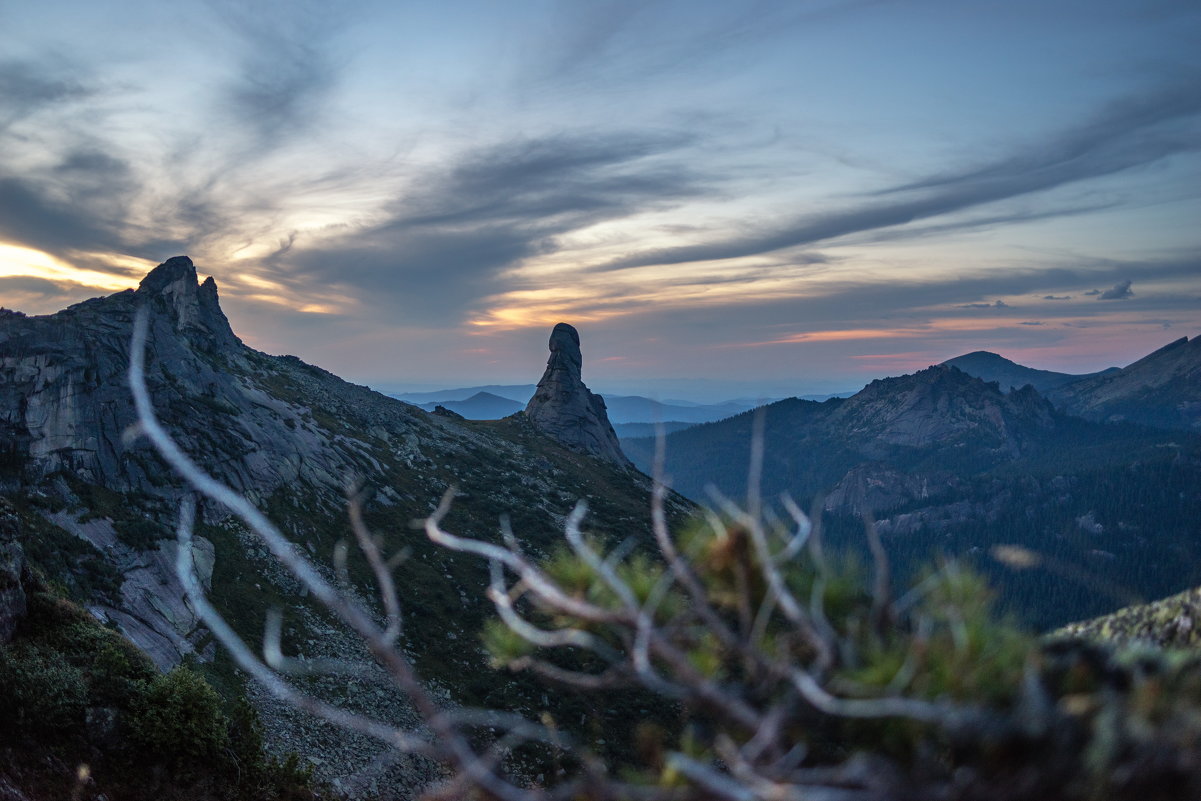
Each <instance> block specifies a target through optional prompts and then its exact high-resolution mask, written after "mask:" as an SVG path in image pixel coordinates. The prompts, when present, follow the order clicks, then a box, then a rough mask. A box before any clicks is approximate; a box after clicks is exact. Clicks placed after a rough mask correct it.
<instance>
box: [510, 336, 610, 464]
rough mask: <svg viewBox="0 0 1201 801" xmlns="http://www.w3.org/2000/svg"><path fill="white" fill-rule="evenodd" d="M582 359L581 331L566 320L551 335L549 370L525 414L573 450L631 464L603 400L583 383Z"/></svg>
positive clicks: (543, 431) (541, 429)
mask: <svg viewBox="0 0 1201 801" xmlns="http://www.w3.org/2000/svg"><path fill="white" fill-rule="evenodd" d="M583 362H584V357H583V355H582V354H581V352H580V335H579V333H578V332H577V331H576V330H575V328H573V327H571V326H570V325H568V324H567V323H559V324H558V325H556V326H555V327H554V330H552V331H551V334H550V359H548V360H547V362H546V372H545V373H543V374H542V380H541V381H539V382H538V389H537V390H536V391H535V392H534V397H532V398H530V402H529V403H528V404H527V405H526V407H525V414H526V416H527V417H528V418H529V420H530V422H531V423H533V424H534V427H535V428H537V429H538V430H539V431H541V432H542V433H544V434H546V435H547V436H549V437H551V438H553V439H555V440H558V441H559V442H560V443H561V444H563V445H565V446H567V447H568V448H570V449H571V450H574V451H579V452H580V453H587V454H590V455H592V456H597V457H600V458H601V459H607V460H608V461H610V462H615V463H616V464H620V465H628V464H630V461H629V460H628V459H627V458H626V456H625V454H624V453H622V450H621V445H620V444H619V443H618V441H617V434H616V433H614V431H613V426H612V424H610V423H609V415H608V414H607V412H606V411H605V401H604V399H603V398H602V397H601V396H600V395H595V394H593V393H592V392H590V391H589V389H588V387H586V386H585V385H584V380H583V378H581V371H582V368H583Z"/></svg>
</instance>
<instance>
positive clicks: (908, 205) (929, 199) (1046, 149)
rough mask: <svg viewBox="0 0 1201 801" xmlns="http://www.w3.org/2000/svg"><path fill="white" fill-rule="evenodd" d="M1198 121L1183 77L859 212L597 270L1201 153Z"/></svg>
mask: <svg viewBox="0 0 1201 801" xmlns="http://www.w3.org/2000/svg"><path fill="white" fill-rule="evenodd" d="M1199 115H1201V77H1199V76H1198V75H1195V74H1189V75H1186V76H1181V77H1180V78H1179V79H1178V80H1177V81H1176V82H1175V83H1174V84H1173V85H1171V86H1169V87H1167V88H1165V89H1161V90H1160V91H1157V92H1147V93H1141V94H1138V95H1136V96H1134V97H1130V98H1125V99H1122V100H1119V101H1116V102H1113V103H1111V104H1109V105H1108V106H1106V107H1104V108H1102V109H1101V110H1099V111H1098V112H1097V113H1096V114H1094V115H1093V117H1092V118H1091V119H1090V120H1088V121H1087V122H1085V123H1084V124H1082V125H1079V126H1077V127H1075V128H1072V129H1069V130H1067V131H1064V132H1062V133H1060V134H1059V135H1057V136H1053V137H1051V138H1049V139H1047V140H1046V141H1042V142H1037V143H1034V144H1031V145H1027V146H1025V147H1022V148H1020V149H1019V150H1018V151H1017V152H1015V153H1013V154H1011V155H1009V156H1005V157H1002V158H999V159H996V160H994V161H992V162H990V163H987V164H985V165H983V166H981V167H977V168H974V169H968V170H965V171H961V172H958V173H949V174H944V175H937V176H931V177H928V178H925V179H922V180H920V181H915V182H910V183H907V184H902V185H899V186H895V187H891V188H889V189H886V190H883V191H881V192H878V193H877V194H876V195H875V197H876V198H877V200H876V201H875V202H868V203H867V204H866V205H863V206H860V207H858V208H849V209H845V210H842V211H837V212H832V213H829V214H819V215H810V216H805V217H801V218H798V219H796V220H794V221H793V222H792V223H790V224H788V225H785V226H779V227H759V228H757V229H755V230H752V231H751V232H750V233H747V234H744V235H742V236H736V237H730V238H726V239H725V240H722V241H714V242H709V243H705V244H699V245H687V246H683V247H674V248H666V249H660V250H653V251H647V252H643V253H637V254H633V255H630V256H627V257H624V258H620V259H616V260H613V261H610V262H608V263H607V264H604V265H601V266H600V267H599V269H607V270H613V269H623V268H628V267H642V266H649V265H666V264H681V263H685V262H694V261H710V260H715V259H733V258H740V257H744V256H754V255H758V254H762V253H769V252H772V251H776V250H782V249H784V248H790V247H797V246H802V245H811V244H814V243H818V242H823V241H826V240H831V239H836V238H840V237H845V236H848V235H851V234H860V233H866V232H871V231H879V230H881V229H886V228H892V227H894V226H905V225H909V224H911V223H913V222H916V221H919V220H924V219H929V218H933V217H940V216H943V215H948V214H953V213H956V212H961V211H966V210H968V209H972V208H975V207H977V206H981V205H984V204H988V203H995V202H997V201H1002V200H1008V199H1011V198H1018V197H1022V196H1025V195H1030V194H1034V193H1040V192H1046V191H1048V190H1051V189H1055V188H1057V187H1061V186H1066V185H1069V184H1074V183H1078V182H1081V181H1086V180H1089V179H1092V178H1098V177H1102V176H1107V175H1112V174H1114V173H1118V172H1122V171H1124V170H1128V169H1131V168H1134V167H1140V166H1145V165H1148V164H1152V163H1155V162H1157V161H1160V160H1162V159H1164V158H1167V157H1169V156H1172V155H1174V154H1177V153H1184V152H1191V151H1196V150H1198V149H1201V137H1199V136H1198V135H1197V131H1196V130H1195V127H1196V126H1195V125H1194V123H1195V121H1196V118H1197V117H1198V116H1199ZM892 198H897V199H895V200H893V199H892ZM1053 213H1055V212H1053ZM1023 217H1024V218H1026V219H1029V218H1030V217H1029V215H1028V214H1027V215H1023Z"/></svg>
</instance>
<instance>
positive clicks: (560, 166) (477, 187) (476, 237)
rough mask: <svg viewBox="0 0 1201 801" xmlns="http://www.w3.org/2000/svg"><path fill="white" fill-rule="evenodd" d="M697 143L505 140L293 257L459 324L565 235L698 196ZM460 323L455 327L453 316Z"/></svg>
mask: <svg viewBox="0 0 1201 801" xmlns="http://www.w3.org/2000/svg"><path fill="white" fill-rule="evenodd" d="M688 141H689V137H687V136H682V135H676V134H646V133H639V132H609V133H598V134H589V135H559V136H553V137H544V138H536V139H522V140H516V141H509V142H503V143H501V144H497V145H492V146H488V147H485V148H482V149H479V150H475V151H472V152H468V153H466V154H464V155H463V156H461V157H459V158H458V159H457V160H456V164H455V166H454V167H452V168H449V169H446V168H441V169H439V170H437V171H436V172H433V173H431V174H428V175H421V176H417V177H416V178H415V179H414V180H413V181H412V183H411V184H410V187H409V188H408V191H406V192H405V193H403V194H402V195H401V196H400V197H398V198H396V199H395V201H393V202H392V203H391V204H390V205H389V206H388V207H387V208H386V217H385V219H383V220H382V221H379V222H376V223H374V224H372V225H369V226H365V227H360V228H354V229H352V230H348V231H346V233H345V234H344V235H340V236H335V237H333V238H332V239H329V240H327V241H323V242H321V243H312V244H310V243H304V244H306V245H308V246H307V247H301V246H299V245H297V246H295V247H293V248H292V249H291V252H290V253H288V254H287V255H286V256H282V257H281V260H280V265H279V269H280V271H281V272H283V273H288V274H291V275H295V276H298V277H300V278H301V279H302V280H308V281H314V282H320V283H322V284H334V285H346V286H353V287H354V288H355V289H356V290H359V291H365V292H367V293H369V296H371V297H376V298H380V299H382V298H387V303H388V304H389V306H390V307H391V309H392V310H393V311H392V312H391V313H394V312H395V309H396V308H397V307H398V306H399V307H400V308H403V309H404V310H405V313H406V314H411V315H416V316H419V317H421V318H422V319H426V320H431V319H442V320H443V321H446V322H454V321H456V320H457V319H459V317H460V316H461V315H462V314H463V313H464V312H465V311H466V310H467V309H469V308H470V307H471V306H472V305H473V304H475V303H476V302H477V301H478V300H480V299H481V298H484V297H486V296H488V295H491V294H494V293H496V292H498V291H500V290H501V289H502V288H504V287H503V286H502V283H501V279H502V276H503V275H505V274H506V271H508V270H510V269H511V268H513V267H514V266H516V265H518V264H520V263H521V262H522V261H523V260H525V259H528V258H530V257H533V256H536V255H545V254H547V253H551V252H554V251H556V250H557V249H558V247H559V244H558V241H557V237H560V236H562V235H564V234H566V233H569V232H572V231H576V230H580V229H582V228H585V227H587V226H590V225H593V224H596V223H598V222H602V221H605V220H611V219H616V218H622V217H626V216H630V215H633V214H637V213H640V212H644V211H647V210H652V209H662V208H666V207H669V206H671V205H673V204H676V203H678V202H680V201H682V200H683V199H685V198H688V197H693V196H695V195H697V194H699V193H701V192H702V191H704V188H705V186H706V182H705V178H704V176H703V175H702V173H700V172H698V171H697V170H696V169H695V168H693V167H691V166H688V165H686V164H683V163H681V160H680V159H678V158H676V151H678V150H680V149H681V148H683V147H684V146H685V145H686V144H687V143H688ZM448 316H449V317H450V319H449V320H448V319H447V317H448Z"/></svg>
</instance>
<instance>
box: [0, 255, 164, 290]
mask: <svg viewBox="0 0 1201 801" xmlns="http://www.w3.org/2000/svg"><path fill="white" fill-rule="evenodd" d="M86 255H88V256H91V257H93V258H95V259H96V260H100V261H105V262H107V263H109V264H112V265H113V266H114V267H119V268H124V269H126V270H130V269H131V268H132V269H133V270H137V269H141V268H142V263H141V262H140V261H138V260H136V259H129V258H126V257H121V256H118V255H115V254H86ZM153 266H154V265H151V267H153ZM148 269H149V268H146V270H148ZM143 272H145V271H143ZM0 278H40V279H42V280H45V281H51V282H53V283H69V284H75V285H77V286H82V287H88V288H94V289H102V290H107V291H110V292H120V291H121V290H123V289H133V288H134V287H136V286H137V285H138V282H140V281H141V280H142V274H137V273H135V274H134V275H121V274H118V273H109V272H104V271H102V270H89V269H85V268H80V267H75V266H74V265H71V264H69V263H67V262H65V261H62V260H61V259H58V258H56V257H54V256H52V255H50V254H49V253H46V252H44V251H41V250H36V249H34V248H27V247H22V246H20V245H10V244H6V243H0Z"/></svg>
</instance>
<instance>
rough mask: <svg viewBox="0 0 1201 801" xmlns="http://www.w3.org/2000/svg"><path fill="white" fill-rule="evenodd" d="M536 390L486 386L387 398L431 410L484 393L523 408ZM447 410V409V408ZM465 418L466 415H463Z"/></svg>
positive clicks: (519, 386)
mask: <svg viewBox="0 0 1201 801" xmlns="http://www.w3.org/2000/svg"><path fill="white" fill-rule="evenodd" d="M535 389H537V387H536V386H534V385H533V384H488V385H486V386H481V387H459V388H456V389H439V390H435V391H431V392H389V393H387V395H388V397H391V398H396V399H397V400H402V401H404V402H405V403H411V404H413V405H414V406H421V407H422V408H425V407H426V405H427V404H429V405H430V406H429V408H431V409H432V408H433V407H434V405H436V404H442V405H443V406H446V404H447V403H458V402H462V401H465V400H467V399H468V398H470V397H472V396H473V395H478V394H479V393H481V392H486V393H487V394H489V395H496V396H498V397H501V398H506V399H508V400H511V401H516V402H517V403H519V404H521V406H522V407H523V408H524V407H525V405H526V403H528V402H529V400H530V398H531V397H532V396H533V394H534V390H535ZM448 408H449V407H448ZM464 417H466V415H464Z"/></svg>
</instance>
